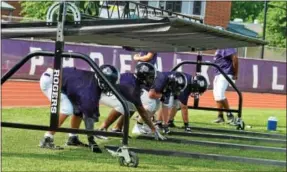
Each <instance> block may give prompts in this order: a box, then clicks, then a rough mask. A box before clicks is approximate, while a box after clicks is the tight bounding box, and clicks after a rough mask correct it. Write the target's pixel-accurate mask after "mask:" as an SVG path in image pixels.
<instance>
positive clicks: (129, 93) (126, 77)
mask: <svg viewBox="0 0 287 172" xmlns="http://www.w3.org/2000/svg"><path fill="white" fill-rule="evenodd" d="M118 88H119V90H120V92H121V94H122V95H123V96H124V98H125V99H126V100H127V101H129V102H131V103H133V104H134V105H135V106H142V101H141V98H140V97H141V85H140V83H139V82H138V81H137V79H136V77H135V76H134V74H133V73H123V74H121V78H120V84H119V85H118Z"/></svg>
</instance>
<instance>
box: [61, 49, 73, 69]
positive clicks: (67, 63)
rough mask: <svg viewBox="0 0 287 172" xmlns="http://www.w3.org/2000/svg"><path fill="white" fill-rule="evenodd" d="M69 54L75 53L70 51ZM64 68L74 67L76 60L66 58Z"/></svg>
mask: <svg viewBox="0 0 287 172" xmlns="http://www.w3.org/2000/svg"><path fill="white" fill-rule="evenodd" d="M68 52H70V53H71V52H73V50H68ZM63 67H74V59H73V58H69V57H66V58H64V59H63Z"/></svg>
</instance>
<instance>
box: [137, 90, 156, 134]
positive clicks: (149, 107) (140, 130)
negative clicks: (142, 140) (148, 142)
mask: <svg viewBox="0 0 287 172" xmlns="http://www.w3.org/2000/svg"><path fill="white" fill-rule="evenodd" d="M141 101H142V104H143V107H144V109H145V110H146V112H147V113H148V116H149V118H152V117H154V114H155V112H156V111H157V110H158V109H159V103H160V102H159V100H156V99H151V98H149V95H148V91H146V90H145V89H143V90H142V95H141ZM150 132H151V129H150V127H148V125H147V124H145V123H144V121H143V119H142V118H141V117H139V118H137V122H136V124H135V125H134V127H133V130H132V133H134V134H148V133H150Z"/></svg>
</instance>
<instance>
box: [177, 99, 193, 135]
mask: <svg viewBox="0 0 287 172" xmlns="http://www.w3.org/2000/svg"><path fill="white" fill-rule="evenodd" d="M180 107H181V115H182V120H183V124H184V131H186V132H191V128H190V126H189V117H188V106H187V105H184V104H182V103H181V104H180Z"/></svg>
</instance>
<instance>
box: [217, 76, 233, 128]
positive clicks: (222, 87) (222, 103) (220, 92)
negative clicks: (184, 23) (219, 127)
mask: <svg viewBox="0 0 287 172" xmlns="http://www.w3.org/2000/svg"><path fill="white" fill-rule="evenodd" d="M216 77H217V78H216V81H215V83H214V87H215V89H214V90H213V94H214V99H215V101H216V104H217V108H220V109H229V104H228V101H227V99H226V97H225V91H226V89H227V87H228V85H229V83H228V81H227V80H226V79H225V78H224V76H223V75H217V76H216ZM229 77H232V76H229ZM227 120H228V123H231V122H233V121H234V116H233V115H232V113H228V114H227ZM214 122H216V123H220V122H224V117H223V112H222V111H220V112H219V114H218V119H217V120H215V121H214Z"/></svg>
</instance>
